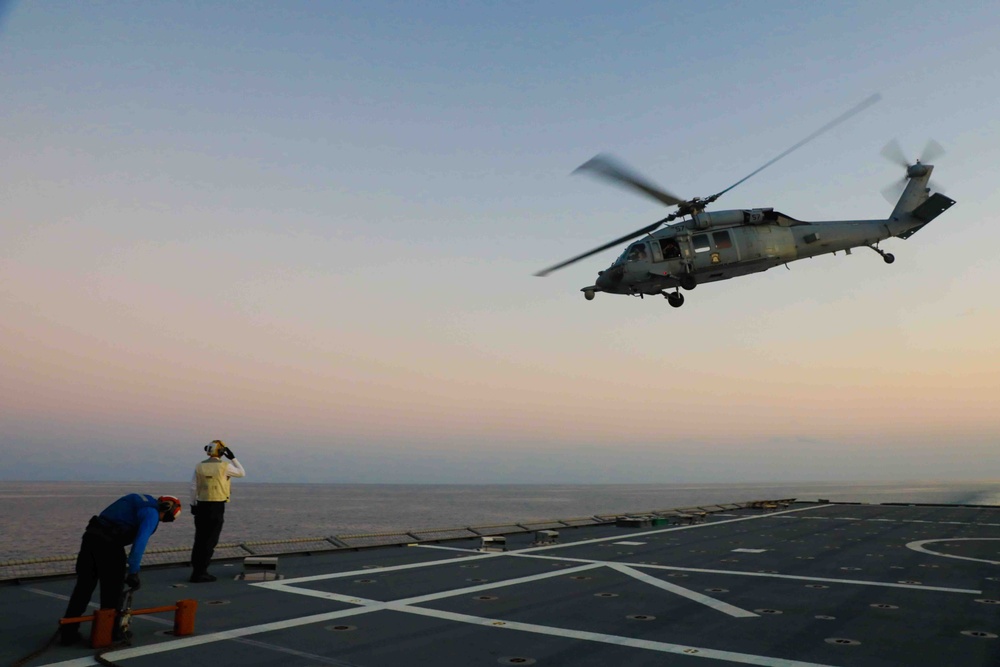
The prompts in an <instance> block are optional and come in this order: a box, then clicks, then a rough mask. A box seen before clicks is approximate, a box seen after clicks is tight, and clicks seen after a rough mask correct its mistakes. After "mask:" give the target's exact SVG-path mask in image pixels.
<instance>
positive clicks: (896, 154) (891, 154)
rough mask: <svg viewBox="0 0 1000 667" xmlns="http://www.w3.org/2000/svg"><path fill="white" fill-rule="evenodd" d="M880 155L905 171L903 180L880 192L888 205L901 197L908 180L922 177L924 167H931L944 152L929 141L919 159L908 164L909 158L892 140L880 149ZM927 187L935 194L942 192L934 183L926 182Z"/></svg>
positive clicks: (936, 143)
mask: <svg viewBox="0 0 1000 667" xmlns="http://www.w3.org/2000/svg"><path fill="white" fill-rule="evenodd" d="M880 153H881V154H882V157H884V158H885V159H887V160H889V162H892V163H894V164H898V165H899V166H900V167H902V168H903V169H905V170H906V175H905V176H903V178H901V179H900V180H898V181H894V182H892V183H890V184H889V185H887V186H886V187H884V188H882V190H881V192H882V196H883V197H885V198H886V200H887V201H888V202H889V203H890V204H893V203H895V202H897V201H898V200H899V198H900V197H901V196H902V194H903V190H905V189H906V184H907V183H908V182H909V180H910V178H912V177H914V176H922V175H924V171H925V167H927V166H932V165H929V164H928V163H930V162H933V161H934V160H937V159H938V158H939V157H941V156H942V155H944V154H945V150H944V148H942V147H941V144H939V143H938V142H936V141H934V140H933V139H931V140H929V141H928V142H927V145H926V146H924V150H923V151H922V152H921V153H920V157H919V158H917V160H916V161H915V162H910V160H909V158H907V157H906V153H904V152H903V149H902V147H901V146H900V145H899V141H897V140H896V139H892V140H890V141H889V143H887V144H886V145H885V146H883V147H882V150H881V151H880ZM927 187H929V188H930V189H931V190H933V191H935V192H944V188H942V187H941V186H940V185H939V184H937V183H935V182H934V181H930V182H928V183H927Z"/></svg>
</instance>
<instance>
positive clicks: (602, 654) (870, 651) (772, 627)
mask: <svg viewBox="0 0 1000 667" xmlns="http://www.w3.org/2000/svg"><path fill="white" fill-rule="evenodd" d="M560 533H561V540H560V543H559V544H557V545H550V546H541V547H533V546H531V544H530V541H531V539H532V536H531V535H530V534H522V535H514V536H509V537H508V548H509V549H510V550H509V551H507V552H502V553H487V554H484V553H480V552H477V551H476V550H475V549H476V547H478V541H473V540H465V541H458V542H448V543H442V544H439V545H422V546H414V547H409V548H399V547H392V548H378V549H372V550H364V551H357V552H337V553H329V554H322V555H315V556H299V557H282V558H281V568H280V569H281V572H282V574H283V575H284V576H285V578H284V579H283V580H281V581H277V582H266V583H258V584H250V583H246V582H242V581H234V580H232V579H230V578H228V577H226V578H223V577H220V580H219V581H218V582H216V583H213V584H207V585H201V586H196V585H187V586H185V581H184V580H185V578H186V575H187V574H188V572H187V570H186V569H181V568H171V569H164V570H152V571H147V572H144V573H143V589H142V590H141V591H140V593H139V594H137V598H136V602H137V604H141V605H142V606H147V605H148V606H155V605H160V604H167V603H170V602H172V601H174V600H176V599H179V598H187V597H195V598H196V599H198V600H199V610H198V618H197V623H196V628H197V631H198V633H197V634H196V635H195V636H193V637H187V638H172V637H170V636H169V635H165V634H163V630H168V629H169V627H170V623H169V621H168V620H166V619H163V618H155V619H154V618H153V617H137V618H136V619H135V621H134V622H133V630H134V631H135V638H134V641H133V647H132V648H128V649H123V650H119V651H115V652H113V653H109V654H107V656H106V658H108V659H110V660H113V661H114V662H115V663H116V664H121V665H141V666H145V665H149V666H152V665H176V664H185V663H186V664H190V665H201V664H204V665H208V664H212V665H216V666H217V665H219V664H241V665H287V664H301V665H309V664H317V665H319V664H325V665H340V666H349V665H355V666H357V667H362V666H365V667H367V666H371V667H376V666H381V665H403V664H406V665H414V664H417V665H435V664H440V665H463V666H465V665H484V666H485V665H498V664H515V665H516V664H524V665H526V664H536V665H604V666H606V665H625V664H628V665H643V664H656V665H694V664H711V663H715V664H720V665H726V664H737V665H738V664H750V665H771V666H781V667H795V666H805V665H851V666H853V665H872V666H875V665H880V666H881V665H886V666H887V665H935V666H939V665H963V666H964V665H969V666H973V665H996V664H1000V639H997V638H996V635H1000V565H998V564H997V563H998V562H1000V508H998V509H987V508H969V507H957V506H937V507H926V506H919V507H918V506H890V505H841V504H830V505H826V504H819V505H811V504H810V505H802V504H800V505H796V506H794V507H793V508H792V509H789V510H785V511H778V512H770V513H765V512H761V511H754V510H745V509H743V510H736V511H728V512H720V513H715V514H712V515H709V517H708V519H707V521H706V522H705V523H704V524H696V525H693V526H674V527H666V528H659V527H657V528H650V529H633V528H618V527H614V526H596V527H584V528H578V529H572V530H561V531H560ZM214 569H215V571H216V573H217V574H220V575H223V574H228V573H229V572H232V573H233V574H236V573H237V572H238V571H239V567H238V566H236V567H222V566H219V565H218V564H217V565H216V566H214ZM72 584H73V582H72V580H70V579H63V580H59V581H45V582H37V583H33V584H24V585H21V586H9V587H5V588H3V589H0V596H2V598H3V604H2V605H0V606H2V611H0V618H2V621H3V625H2V627H3V629H4V633H3V634H4V639H3V641H2V646H0V649H2V657H3V659H4V661H5V662H6V663H9V662H11V661H13V660H14V659H16V658H18V657H20V656H21V655H24V654H26V653H28V652H29V651H30V650H32V649H33V648H35V647H36V646H37V645H38V644H40V643H41V642H42V641H44V639H45V638H46V637H47V636H48V635H49V634H51V631H52V629H53V628H54V622H55V619H57V618H58V616H59V615H60V614H61V613H62V611H63V609H64V607H65V596H66V595H68V593H69V591H70V590H71V588H72ZM172 586H184V587H183V588H173V587H172ZM60 598H62V599H60ZM213 603H217V604H213ZM220 603H221V604H220ZM8 630H9V631H10V632H9V633H8V632H7V631H8ZM92 656H93V652H92V651H90V650H88V649H83V648H62V647H57V648H53V649H50V650H49V651H48V652H47V653H46V654H44V656H42V658H40V659H39V660H36V661H34V662H32V663H30V664H67V665H69V664H72V665H89V664H96V663H95V661H94V660H93V657H92ZM706 659H707V660H708V661H709V663H706V662H705V660H706Z"/></svg>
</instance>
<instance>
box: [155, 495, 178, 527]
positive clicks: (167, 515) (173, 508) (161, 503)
mask: <svg viewBox="0 0 1000 667" xmlns="http://www.w3.org/2000/svg"><path fill="white" fill-rule="evenodd" d="M156 500H157V501H158V504H157V506H156V509H157V511H158V512H160V513H161V514H162V515H163V518H162V519H161V521H166V522H170V521H173V520H174V519H176V518H177V515H178V514H180V513H181V501H180V500H178V499H177V498H175V497H174V496H160V497H159V498H157V499H156Z"/></svg>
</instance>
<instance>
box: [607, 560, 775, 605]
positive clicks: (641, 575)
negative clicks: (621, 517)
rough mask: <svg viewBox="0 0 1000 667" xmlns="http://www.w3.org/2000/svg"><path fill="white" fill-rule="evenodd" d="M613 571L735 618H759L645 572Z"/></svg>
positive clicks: (617, 567)
mask: <svg viewBox="0 0 1000 667" xmlns="http://www.w3.org/2000/svg"><path fill="white" fill-rule="evenodd" d="M610 567H611V569H612V570H617V571H618V572H621V573H622V574H627V575H628V576H630V577H632V578H633V579H638V580H639V581H641V582H643V583H644V584H649V585H650V586H655V587H657V588H662V589H663V590H665V591H669V592H671V593H675V594H677V595H680V596H681V597H685V598H687V599H688V600H693V601H695V602H697V603H699V604H703V605H705V606H707V607H711V608H712V609H715V610H717V611H721V612H722V613H723V614H729V615H730V616H733V617H735V618H759V615H758V614H755V613H753V612H752V611H747V610H746V609H740V608H739V607H734V606H733V605H731V604H729V603H726V602H723V601H721V600H716V599H715V598H713V597H711V596H709V595H703V594H702V593H696V592H694V591H692V590H691V589H689V588H684V587H683V586H678V585H677V584H671V583H668V582H666V581H663V580H662V579H657V578H656V577H651V576H650V575H648V574H646V573H645V572H640V571H638V570H636V569H634V568H631V567H628V566H627V565H611V566H610Z"/></svg>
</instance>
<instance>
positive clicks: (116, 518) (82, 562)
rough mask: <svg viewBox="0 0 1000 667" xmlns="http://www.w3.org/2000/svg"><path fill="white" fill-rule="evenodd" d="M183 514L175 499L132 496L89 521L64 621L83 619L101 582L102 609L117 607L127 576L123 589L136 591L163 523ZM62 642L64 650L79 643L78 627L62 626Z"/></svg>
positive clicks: (78, 556)
mask: <svg viewBox="0 0 1000 667" xmlns="http://www.w3.org/2000/svg"><path fill="white" fill-rule="evenodd" d="M180 513H181V501H180V500H178V499H177V498H175V497H173V496H160V497H159V498H156V497H154V496H149V495H145V494H138V493H130V494H128V495H127V496H122V497H121V498H119V499H118V500H116V501H115V502H113V503H111V504H110V505H109V506H108V507H107V508H106V509H105V510H104V511H103V512H101V513H100V515H98V516H94V517H91V518H90V523H88V524H87V530H86V531H84V533H83V542H82V543H81V545H80V553H79V555H77V557H76V586H75V587H74V588H73V594H72V595H70V597H69V606H67V607H66V614H65V618H74V617H77V616H80V615H81V614H82V613H83V612H84V611H85V610H86V609H87V605H88V604H89V603H90V596H91V595H93V594H94V588H96V587H97V584H98V582H100V584H101V608H102V609H116V608H117V607H118V602H119V600H120V599H121V594H122V577H123V576H124V578H125V579H124V583H125V585H127V586H128V587H129V588H131V589H133V590H138V588H139V564H140V563H141V562H142V554H143V553H144V552H145V551H146V543H147V542H148V541H149V537H150V535H152V534H153V533H155V532H156V529H157V527H159V525H160V522H161V521H164V522H170V521H173V520H174V519H176V518H177V515H178V514H180ZM129 544H131V545H132V549H131V551H130V552H129V555H128V561H127V563H128V574H127V575H126V574H125V565H126V559H125V546H127V545H129ZM60 639H61V642H62V644H63V645H64V646H69V645H70V644H74V643H76V642H77V641H79V640H80V624H79V623H73V624H68V625H64V626H62V628H61V630H60Z"/></svg>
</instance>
